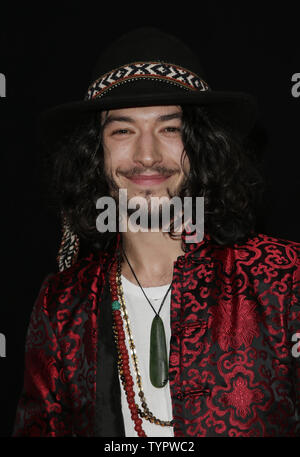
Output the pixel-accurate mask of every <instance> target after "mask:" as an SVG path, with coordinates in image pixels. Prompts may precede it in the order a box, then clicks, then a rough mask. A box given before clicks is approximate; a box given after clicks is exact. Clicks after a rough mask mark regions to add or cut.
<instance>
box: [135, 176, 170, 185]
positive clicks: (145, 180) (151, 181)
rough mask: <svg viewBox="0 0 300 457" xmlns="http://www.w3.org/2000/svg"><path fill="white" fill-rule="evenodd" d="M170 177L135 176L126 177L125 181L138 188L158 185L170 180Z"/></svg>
mask: <svg viewBox="0 0 300 457" xmlns="http://www.w3.org/2000/svg"><path fill="white" fill-rule="evenodd" d="M170 176H171V175H168V176H166V175H136V176H131V177H128V178H127V179H129V180H130V181H131V182H133V183H134V184H137V185H140V186H143V185H147V186H149V185H150V186H152V185H155V184H160V183H162V182H164V181H166V180H167V179H169V178H170Z"/></svg>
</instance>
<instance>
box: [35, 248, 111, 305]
mask: <svg viewBox="0 0 300 457" xmlns="http://www.w3.org/2000/svg"><path fill="white" fill-rule="evenodd" d="M108 261H109V255H108V253H104V252H102V251H99V252H97V253H91V254H89V255H87V256H85V257H83V258H81V259H79V260H78V261H77V262H76V263H74V264H73V265H72V266H71V267H70V268H67V269H66V270H64V271H60V272H57V273H51V274H49V275H47V277H46V278H45V279H44V281H43V283H42V285H41V289H40V292H39V298H38V301H39V302H40V303H41V306H43V307H44V309H45V310H47V312H48V313H49V314H51V313H53V312H54V313H57V311H59V310H60V309H66V308H68V309H71V308H72V306H74V305H76V303H77V304H78V303H80V302H82V300H83V299H84V297H87V296H88V295H89V294H93V295H95V294H97V291H98V290H99V288H100V287H101V285H102V283H103V282H104V276H105V274H106V271H107V267H108Z"/></svg>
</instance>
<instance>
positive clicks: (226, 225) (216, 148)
mask: <svg viewBox="0 0 300 457" xmlns="http://www.w3.org/2000/svg"><path fill="white" fill-rule="evenodd" d="M102 133H103V132H102V127H101V113H100V112H95V113H91V114H89V115H87V116H86V118H85V120H84V121H83V122H82V123H81V124H80V126H77V128H76V130H73V131H72V133H70V134H69V135H66V136H64V137H63V138H62V139H61V140H60V141H59V142H58V143H56V144H55V145H53V146H52V147H51V149H49V150H48V151H47V152H46V154H45V155H44V170H45V176H47V177H48V178H49V177H50V179H46V186H47V188H48V197H50V204H51V206H52V208H53V207H54V208H55V209H56V210H57V211H59V212H63V213H64V215H65V216H66V217H67V219H68V221H69V225H70V227H71V229H72V231H73V232H74V233H75V234H77V235H78V236H79V238H80V240H81V241H83V243H84V245H86V246H89V248H91V249H96V250H98V249H102V250H106V249H108V247H109V244H110V242H111V241H112V239H113V238H115V233H110V232H105V233H99V232H98V231H97V228H96V219H97V216H98V215H99V210H97V209H96V201H97V200H98V198H100V197H102V196H108V195H110V191H109V184H108V180H107V178H106V175H105V173H104V154H103V147H102ZM182 140H183V144H184V150H185V152H186V154H187V156H188V158H189V162H190V172H189V174H188V176H187V179H186V182H185V185H184V186H183V188H182V189H181V194H180V195H179V196H185V195H189V196H191V197H197V196H203V197H204V217H205V231H207V232H208V233H209V234H210V236H211V238H212V239H213V240H214V241H215V242H216V243H218V244H219V245H232V244H234V243H239V242H243V241H244V240H245V239H247V238H248V237H249V236H250V235H251V234H253V233H254V232H255V224H256V211H257V209H258V208H259V207H260V204H261V202H262V196H263V192H264V190H265V179H264V177H263V172H262V166H261V164H260V163H259V161H258V156H257V155H256V154H255V153H254V152H253V146H252V147H250V143H247V140H243V139H242V138H241V137H239V135H237V134H236V132H234V131H232V130H231V129H230V128H229V127H228V126H225V124H224V123H223V121H221V120H220V119H218V117H217V116H216V115H215V114H213V113H212V112H211V111H210V110H209V108H208V107H202V106H201V107H199V106H182Z"/></svg>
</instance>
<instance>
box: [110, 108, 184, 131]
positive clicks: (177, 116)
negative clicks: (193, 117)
mask: <svg viewBox="0 0 300 457" xmlns="http://www.w3.org/2000/svg"><path fill="white" fill-rule="evenodd" d="M172 119H182V113H181V112H178V111H177V112H176V113H170V114H163V115H162V116H159V117H158V118H157V119H156V121H157V122H166V121H171V120H172ZM112 122H130V123H132V124H133V123H134V122H135V120H134V119H133V118H132V117H129V116H115V115H113V114H111V115H109V116H107V118H106V119H105V120H104V123H103V125H102V128H104V127H106V126H107V125H109V124H111V123H112Z"/></svg>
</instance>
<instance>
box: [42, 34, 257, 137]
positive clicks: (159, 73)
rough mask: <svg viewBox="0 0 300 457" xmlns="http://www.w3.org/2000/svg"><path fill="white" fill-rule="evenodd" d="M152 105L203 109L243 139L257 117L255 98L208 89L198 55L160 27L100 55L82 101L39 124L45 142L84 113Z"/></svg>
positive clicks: (129, 37) (44, 116) (46, 115)
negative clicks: (209, 111)
mask: <svg viewBox="0 0 300 457" xmlns="http://www.w3.org/2000/svg"><path fill="white" fill-rule="evenodd" d="M154 105H199V106H201V105H203V106H206V107H207V108H208V110H211V111H212V112H214V113H216V114H217V116H218V118H219V119H221V120H222V121H223V122H224V124H225V125H227V126H228V127H230V128H231V129H232V130H233V131H235V132H237V133H238V134H239V135H240V136H242V137H243V136H246V135H247V134H248V133H249V132H250V130H251V128H252V127H253V125H254V123H255V120H256V117H257V103H256V99H255V98H254V97H253V96H252V95H249V94H246V93H243V92H228V91H218V90H213V89H211V88H210V87H209V85H208V83H207V81H206V77H205V74H204V72H203V69H202V68H201V65H200V62H199V59H198V57H197V56H196V55H195V54H194V53H193V51H192V50H191V49H189V48H188V47H187V46H186V45H185V44H184V43H182V42H181V41H180V40H179V39H178V38H176V37H174V36H172V35H169V34H167V33H165V32H163V31H161V30H159V29H156V28H152V27H143V28H138V29H135V30H133V31H131V32H129V33H127V34H125V35H123V36H121V37H120V38H119V39H117V40H116V41H114V42H113V43H112V44H111V45H110V46H109V47H108V48H107V49H106V50H105V51H104V52H102V54H101V55H100V57H99V59H98V61H97V63H96V65H95V68H94V71H93V73H92V78H91V81H90V84H89V85H88V87H87V91H86V94H85V96H84V98H83V99H82V100H79V101H74V102H69V103H65V104H62V105H59V106H55V107H53V108H51V109H48V110H47V111H44V112H43V113H42V114H41V116H40V118H39V122H38V127H39V135H40V136H41V138H43V139H44V140H45V141H46V142H48V141H51V140H52V139H55V138H56V139H57V138H58V137H59V136H60V135H61V134H63V133H65V132H69V131H70V130H69V129H72V128H74V127H75V126H76V125H78V124H80V123H81V122H82V120H83V119H84V117H85V116H86V114H87V113H90V112H91V111H102V110H110V109H117V108H130V107H142V106H154Z"/></svg>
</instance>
